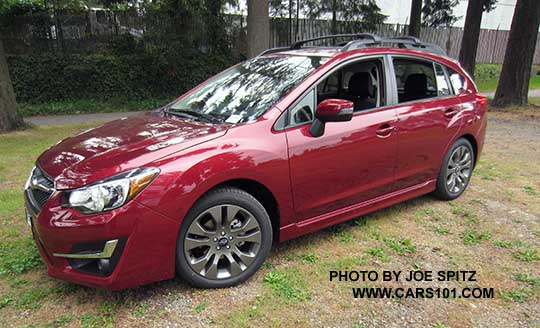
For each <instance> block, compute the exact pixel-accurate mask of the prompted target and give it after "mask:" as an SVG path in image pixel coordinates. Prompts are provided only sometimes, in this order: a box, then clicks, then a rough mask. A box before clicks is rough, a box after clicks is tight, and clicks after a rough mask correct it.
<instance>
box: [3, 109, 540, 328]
mask: <svg viewBox="0 0 540 328" xmlns="http://www.w3.org/2000/svg"><path fill="white" fill-rule="evenodd" d="M535 111H536V109H533V110H528V111H527V110H524V111H523V112H519V113H511V114H509V113H501V112H492V113H490V117H493V118H496V120H494V121H491V122H490V124H489V128H488V138H487V139H486V140H487V141H486V145H485V148H484V153H483V154H482V157H481V158H480V162H479V163H478V167H477V169H476V170H475V171H474V173H473V180H472V182H471V188H469V189H468V190H467V192H466V193H465V194H464V195H463V196H462V197H460V198H458V199H456V200H454V201H451V202H441V201H438V200H435V199H433V198H432V197H429V196H426V197H420V198H416V199H414V200H410V201H407V202H404V203H401V204H399V205H395V206H392V207H390V208H387V209H384V210H379V211H377V212H374V213H372V214H369V215H366V216H363V217H361V218H358V219H356V220H355V221H354V222H349V223H344V224H341V225H339V226H338V227H334V228H328V229H325V230H323V231H319V232H316V233H312V234H309V235H307V236H304V237H301V238H298V239H295V240H291V241H288V242H286V243H284V244H282V245H280V246H278V247H276V248H274V249H273V250H272V252H271V255H270V257H269V259H268V260H267V261H266V262H265V264H264V265H263V267H262V268H261V269H260V270H259V272H258V273H257V274H256V275H255V276H254V277H253V278H252V279H250V280H248V281H246V282H245V283H243V284H241V285H239V286H236V287H232V288H225V289H219V290H201V289H196V288H191V287H189V286H188V285H187V284H186V283H185V282H183V281H182V280H180V279H174V280H170V281H165V282H160V283H155V284H151V285H149V286H144V287H139V288H135V289H131V290H128V291H123V292H117V291H116V292H110V291H102V290H96V289H92V288H86V287H81V286H77V285H74V284H70V283H67V282H62V281H59V280H56V279H52V278H49V277H48V276H47V275H46V272H45V268H44V267H43V265H42V264H41V262H40V260H39V256H38V253H37V250H36V249H35V246H33V243H32V240H31V235H30V231H29V229H28V227H27V226H26V223H25V222H24V210H23V198H22V195H21V186H22V185H23V184H24V182H25V180H26V178H27V175H28V172H29V170H30V168H31V167H32V165H33V162H34V160H35V159H36V158H37V156H38V155H39V154H40V153H41V152H42V151H43V150H44V149H46V148H47V147H49V146H50V145H53V144H54V143H56V142H57V141H58V140H61V139H63V138H65V137H67V136H70V135H73V134H76V133H78V132H79V131H82V130H85V129H87V128H90V127H92V126H94V124H90V123H89V124H79V125H67V126H63V127H61V128H58V127H49V128H36V129H33V130H27V131H18V132H14V133H9V134H3V135H0V154H2V156H0V327H3V326H17V327H25V326H28V327H30V326H35V327H62V326H63V327H72V326H73V327H113V326H122V327H123V326H134V327H151V326H156V325H163V326H190V325H193V323H194V322H195V323H196V324H197V325H200V326H219V327H221V326H226V327H253V326H260V327H296V328H304V327H310V326H340V327H341V326H343V327H351V326H354V323H359V324H360V323H361V324H362V325H358V326H360V327H362V326H367V327H371V326H378V325H381V324H382V323H383V322H394V321H395V320H398V321H399V320H400V319H399V318H400V317H401V315H402V313H404V311H406V312H407V313H408V316H410V317H413V318H415V319H414V320H415V323H414V324H415V325H418V326H423V327H461V326H463V325H467V324H468V323H471V322H474V323H475V325H478V326H489V324H490V323H492V322H500V325H504V326H511V325H512V324H514V323H515V322H516V321H519V322H521V323H522V324H523V326H534V325H535V322H534V320H533V319H534V318H538V317H540V313H539V311H538V308H537V307H536V304H537V302H538V299H539V298H540V276H539V275H538V273H539V272H540V249H538V245H540V230H539V229H538V225H537V224H536V222H535V220H536V219H537V217H538V216H540V204H539V203H538V202H536V201H535V200H536V199H535V198H534V197H537V196H538V194H539V193H540V177H539V176H538V174H537V172H538V170H540V163H538V161H536V160H531V158H532V159H536V158H540V157H539V156H540V150H539V149H538V147H536V144H535V142H536V138H530V140H528V139H527V138H516V137H515V136H513V135H512V134H511V133H507V131H510V130H509V129H508V128H504V129H502V130H500V131H502V132H497V128H498V124H501V122H514V120H516V121H515V124H516V126H521V125H520V123H521V122H522V121H523V120H527V121H531V120H533V119H535V118H534V117H533V118H531V115H533V114H534V115H536V114H535V113H536V112H535ZM503 115H506V116H503ZM497 118H500V119H497ZM527 126H528V125H527V124H525V125H523V126H522V127H521V128H522V129H526V128H527ZM522 132H523V131H522ZM520 133H521V132H520ZM14 163H15V164H14ZM501 185H504V189H503V190H502V192H501V189H500V186H501ZM510 195H511V197H510ZM442 269H448V270H461V269H466V270H475V271H477V272H478V273H479V274H478V275H477V279H478V282H477V283H475V285H476V284H478V286H480V287H495V288H496V289H497V290H498V291H499V296H498V298H497V299H495V300H489V301H485V302H484V301H481V300H472V299H467V300H463V299H462V300H459V301H458V300H451V301H449V300H439V299H430V300H429V302H422V306H421V307H418V303H417V302H416V301H413V300H401V302H395V301H390V300H388V301H386V300H380V299H364V300H354V299H352V297H351V293H350V288H351V287H363V286H368V285H369V286H371V285H378V284H379V283H380V284H381V285H382V286H384V287H396V286H400V287H404V288H408V287H411V288H417V287H425V286H427V285H425V284H424V283H421V282H418V283H413V282H405V281H400V282H399V283H397V285H396V284H394V283H393V282H384V283H382V282H374V283H367V282H361V281H358V282H337V281H332V282H330V281H329V271H330V270H375V271H378V272H379V273H381V271H382V270H394V271H398V270H401V271H408V270H442ZM403 274H404V273H403ZM403 274H402V275H403ZM424 285H425V286H424ZM429 285H430V286H432V287H450V288H451V287H458V288H459V287H461V286H464V285H463V283H462V282H458V281H455V280H453V281H450V282H445V283H444V284H443V283H439V282H437V281H433V282H430V283H429ZM478 302H482V303H481V304H482V305H481V307H479V308H474V307H473V306H472V305H476V304H478ZM517 302H521V303H522V305H520V307H522V309H523V311H522V310H520V311H516V310H515V306H516V305H517V304H516V303H517ZM478 311H485V312H486V313H490V314H491V313H492V315H491V316H490V318H485V316H479V315H478V314H479V312H478ZM526 312H527V313H526ZM359 313H361V314H362V316H361V317H359ZM441 313H443V315H441ZM435 323H439V324H435ZM464 323H465V324H464ZM403 324H406V323H403Z"/></svg>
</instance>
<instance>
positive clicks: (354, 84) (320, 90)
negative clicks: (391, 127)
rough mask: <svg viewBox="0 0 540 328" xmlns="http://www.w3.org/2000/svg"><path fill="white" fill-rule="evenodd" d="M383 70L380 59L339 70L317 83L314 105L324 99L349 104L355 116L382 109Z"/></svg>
mask: <svg viewBox="0 0 540 328" xmlns="http://www.w3.org/2000/svg"><path fill="white" fill-rule="evenodd" d="M383 67H384V66H383V62H382V59H367V60H361V61H357V62H354V63H352V64H348V65H345V66H343V67H342V68H340V69H338V70H336V71H335V72H333V73H332V74H330V75H329V76H328V77H327V78H325V79H324V80H322V81H321V82H319V84H318V85H317V103H320V102H321V101H323V100H325V99H345V100H350V101H352V102H353V103H354V111H355V112H358V111H362V110H368V109H373V108H377V107H381V106H384V104H385V92H384V91H385V89H384V69H383ZM328 86H332V87H330V88H329V87H328Z"/></svg>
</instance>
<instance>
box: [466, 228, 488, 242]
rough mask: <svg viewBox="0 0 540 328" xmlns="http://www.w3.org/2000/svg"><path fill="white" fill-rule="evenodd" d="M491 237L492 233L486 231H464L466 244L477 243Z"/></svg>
mask: <svg viewBox="0 0 540 328" xmlns="http://www.w3.org/2000/svg"><path fill="white" fill-rule="evenodd" d="M489 239H491V233H489V232H485V231H484V232H479V231H476V230H471V229H469V230H466V231H465V232H464V233H463V244H465V245H476V244H480V243H481V242H483V241H484V240H489Z"/></svg>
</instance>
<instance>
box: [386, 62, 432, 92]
mask: <svg viewBox="0 0 540 328" xmlns="http://www.w3.org/2000/svg"><path fill="white" fill-rule="evenodd" d="M393 63H394V71H395V73H396V83H397V88H398V98H399V102H400V103H403V102H408V101H415V100H420V99H426V98H434V97H437V96H438V90H437V82H436V81H437V79H436V77H435V71H434V69H433V64H432V63H431V62H424V61H420V60H414V59H403V58H397V59H394V60H393Z"/></svg>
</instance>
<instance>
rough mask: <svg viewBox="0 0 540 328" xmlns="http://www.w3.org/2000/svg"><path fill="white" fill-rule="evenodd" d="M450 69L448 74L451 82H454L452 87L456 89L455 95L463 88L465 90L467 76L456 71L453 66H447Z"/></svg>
mask: <svg viewBox="0 0 540 328" xmlns="http://www.w3.org/2000/svg"><path fill="white" fill-rule="evenodd" d="M446 69H447V70H448V75H449V76H450V83H451V84H452V89H453V90H454V94H455V95H459V94H460V93H461V92H463V90H465V78H464V77H463V76H462V75H461V74H459V73H458V72H456V71H454V70H453V69H451V68H448V67H447V68H446Z"/></svg>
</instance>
